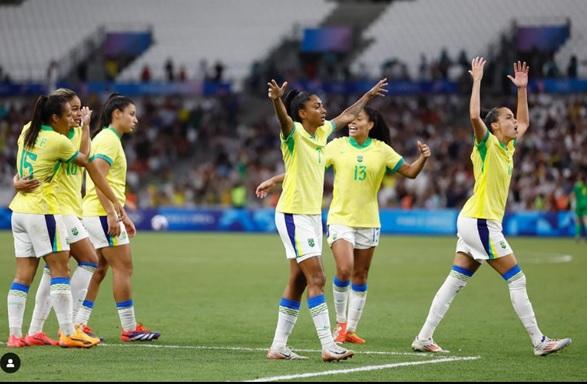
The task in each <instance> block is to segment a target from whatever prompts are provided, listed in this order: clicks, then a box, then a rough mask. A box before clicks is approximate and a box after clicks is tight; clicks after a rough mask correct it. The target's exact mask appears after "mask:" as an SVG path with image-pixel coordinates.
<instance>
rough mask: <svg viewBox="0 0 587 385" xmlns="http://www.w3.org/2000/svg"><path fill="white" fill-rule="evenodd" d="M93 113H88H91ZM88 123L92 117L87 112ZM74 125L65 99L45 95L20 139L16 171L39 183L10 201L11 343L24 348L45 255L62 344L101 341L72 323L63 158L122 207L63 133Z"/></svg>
mask: <svg viewBox="0 0 587 385" xmlns="http://www.w3.org/2000/svg"><path fill="white" fill-rule="evenodd" d="M87 115H89V113H88V114H87ZM86 119H87V120H88V121H89V116H86ZM72 125H73V118H72V112H71V106H70V104H69V102H68V101H67V98H65V97H63V96H57V95H51V96H49V97H46V96H41V97H39V99H38V100H37V103H36V104H35V109H34V113H33V119H32V121H31V125H30V128H29V129H27V130H23V132H22V134H21V135H20V137H19V139H18V154H17V169H18V175H19V177H20V178H22V179H28V178H34V179H37V180H38V181H39V182H40V185H39V186H38V188H36V189H35V191H32V192H29V193H21V192H17V193H16V196H15V197H14V199H13V200H12V202H11V203H10V206H9V207H10V209H11V210H12V212H13V215H12V231H13V237H14V248H15V255H16V274H15V278H14V281H13V283H12V285H11V286H10V290H9V292H8V300H7V302H8V323H9V328H10V335H9V339H8V344H7V345H8V346H9V347H23V346H26V345H27V344H26V342H25V340H24V338H22V318H23V314H24V309H25V305H26V297H27V294H28V289H29V286H30V284H31V282H32V280H33V278H34V276H35V272H36V269H37V266H38V264H39V258H41V257H43V258H44V259H45V262H47V264H48V265H49V270H50V272H51V288H50V298H51V302H52V305H53V308H54V309H55V313H56V314H57V320H58V322H59V327H60V329H61V331H62V334H61V336H60V338H59V345H61V346H63V347H91V346H94V345H96V344H97V343H98V342H99V341H100V340H99V339H97V338H92V337H90V336H88V335H86V334H85V333H84V332H83V331H82V330H81V329H80V328H78V327H74V324H73V319H72V308H73V306H72V295H71V287H70V280H69V271H68V266H67V261H68V257H69V246H68V245H67V243H65V242H64V241H65V239H66V238H67V232H66V230H65V226H64V223H63V220H62V217H61V212H62V207H61V202H60V198H61V197H60V191H59V189H58V186H57V183H56V180H55V178H54V177H55V173H56V172H57V170H58V168H59V165H60V162H68V161H75V162H76V163H77V164H78V165H80V166H84V167H86V169H87V170H88V173H89V175H90V177H91V178H92V179H93V180H94V181H95V183H96V185H97V186H98V187H99V188H100V189H101V190H102V191H104V193H105V194H106V196H107V198H108V199H110V200H111V201H112V204H113V206H114V208H115V211H116V213H117V215H118V216H120V217H123V216H125V215H126V214H125V212H124V209H123V208H122V206H121V205H120V204H119V203H118V202H117V201H116V196H115V195H114V193H113V192H112V190H111V189H110V187H109V186H108V183H107V182H106V181H105V179H104V178H103V177H101V175H100V174H99V173H98V171H97V169H96V168H95V166H94V165H93V164H91V163H90V162H88V158H87V155H86V154H84V153H80V152H78V151H77V149H76V148H75V147H74V145H73V144H72V143H71V141H70V140H69V139H68V138H67V137H66V136H65V134H66V133H67V132H68V131H69V129H70V127H71V126H72Z"/></svg>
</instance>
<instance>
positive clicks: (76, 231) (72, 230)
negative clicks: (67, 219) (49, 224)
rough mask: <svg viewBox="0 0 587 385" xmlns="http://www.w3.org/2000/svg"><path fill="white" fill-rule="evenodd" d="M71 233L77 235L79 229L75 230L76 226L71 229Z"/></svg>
mask: <svg viewBox="0 0 587 385" xmlns="http://www.w3.org/2000/svg"><path fill="white" fill-rule="evenodd" d="M71 233H72V234H73V235H75V236H77V235H78V234H79V231H78V230H77V227H74V228H72V229H71Z"/></svg>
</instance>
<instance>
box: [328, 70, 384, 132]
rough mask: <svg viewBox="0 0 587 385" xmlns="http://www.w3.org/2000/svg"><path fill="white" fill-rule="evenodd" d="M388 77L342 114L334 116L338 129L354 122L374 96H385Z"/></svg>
mask: <svg viewBox="0 0 587 385" xmlns="http://www.w3.org/2000/svg"><path fill="white" fill-rule="evenodd" d="M387 84H388V83H387V78H384V79H381V80H379V81H378V82H377V84H375V85H374V86H373V88H371V89H370V90H369V91H367V92H366V93H365V94H364V95H363V96H361V98H360V99H359V100H357V101H356V102H355V103H354V104H353V105H351V106H350V107H348V108H347V109H346V110H344V111H343V112H342V113H341V114H340V115H338V116H337V117H336V118H334V119H333V120H334V124H335V126H336V129H337V130H340V129H341V128H343V127H345V126H346V125H347V124H349V123H350V122H352V121H353V120H354V119H355V118H356V117H357V115H359V112H361V110H362V109H363V107H365V105H366V104H367V103H368V102H369V101H370V100H371V99H373V98H375V97H377V96H385V95H387Z"/></svg>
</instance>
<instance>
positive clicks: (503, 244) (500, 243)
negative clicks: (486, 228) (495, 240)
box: [499, 241, 507, 250]
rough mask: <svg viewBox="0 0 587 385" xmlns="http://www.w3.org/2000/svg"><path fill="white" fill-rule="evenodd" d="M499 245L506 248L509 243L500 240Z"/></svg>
mask: <svg viewBox="0 0 587 385" xmlns="http://www.w3.org/2000/svg"><path fill="white" fill-rule="evenodd" d="M499 245H500V246H501V248H502V249H504V250H505V249H507V245H506V243H505V241H501V242H499Z"/></svg>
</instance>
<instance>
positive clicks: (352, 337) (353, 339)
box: [344, 331, 365, 344]
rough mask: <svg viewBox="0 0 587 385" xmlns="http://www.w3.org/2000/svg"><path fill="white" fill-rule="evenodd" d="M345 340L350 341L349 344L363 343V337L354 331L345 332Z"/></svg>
mask: <svg viewBox="0 0 587 385" xmlns="http://www.w3.org/2000/svg"><path fill="white" fill-rule="evenodd" d="M344 341H345V342H350V343H351V344H364V343H365V339H364V338H361V337H359V336H358V335H357V333H355V332H348V331H347V332H346V338H345V340H344Z"/></svg>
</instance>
